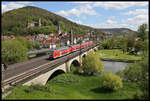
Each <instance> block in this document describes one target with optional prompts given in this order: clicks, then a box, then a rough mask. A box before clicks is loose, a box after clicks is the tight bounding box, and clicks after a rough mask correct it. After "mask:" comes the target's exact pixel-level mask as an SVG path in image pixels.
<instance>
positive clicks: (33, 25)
mask: <svg viewBox="0 0 150 101" xmlns="http://www.w3.org/2000/svg"><path fill="white" fill-rule="evenodd" d="M41 26H42V24H41V18H39V20H38V22H32V23H28V26H27V28H33V27H41Z"/></svg>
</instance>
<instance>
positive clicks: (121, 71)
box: [116, 70, 124, 79]
mask: <svg viewBox="0 0 150 101" xmlns="http://www.w3.org/2000/svg"><path fill="white" fill-rule="evenodd" d="M116 75H118V76H120V77H121V78H122V79H123V77H124V72H123V70H118V71H117V72H116Z"/></svg>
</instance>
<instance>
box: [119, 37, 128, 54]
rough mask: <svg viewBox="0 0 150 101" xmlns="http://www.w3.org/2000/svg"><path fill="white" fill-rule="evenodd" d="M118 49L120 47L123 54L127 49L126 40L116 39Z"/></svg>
mask: <svg viewBox="0 0 150 101" xmlns="http://www.w3.org/2000/svg"><path fill="white" fill-rule="evenodd" d="M118 47H120V48H121V49H122V51H123V53H125V51H126V49H127V42H126V39H125V38H123V37H121V38H119V39H118Z"/></svg>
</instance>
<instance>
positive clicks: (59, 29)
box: [58, 25, 61, 35]
mask: <svg viewBox="0 0 150 101" xmlns="http://www.w3.org/2000/svg"><path fill="white" fill-rule="evenodd" d="M60 33H61V28H60V25H58V35H59V34H60Z"/></svg>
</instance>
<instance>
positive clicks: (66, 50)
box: [49, 42, 93, 59]
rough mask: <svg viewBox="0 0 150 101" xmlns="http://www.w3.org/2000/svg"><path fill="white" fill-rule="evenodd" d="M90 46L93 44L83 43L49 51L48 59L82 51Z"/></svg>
mask: <svg viewBox="0 0 150 101" xmlns="http://www.w3.org/2000/svg"><path fill="white" fill-rule="evenodd" d="M91 45H93V42H85V43H82V44H75V45H70V46H65V47H60V48H55V49H51V50H50V52H49V59H56V58H58V57H62V56H65V55H67V54H70V53H72V52H75V51H78V50H80V49H83V48H85V47H89V46H91Z"/></svg>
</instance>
